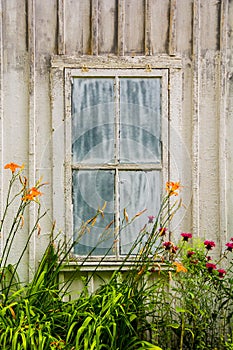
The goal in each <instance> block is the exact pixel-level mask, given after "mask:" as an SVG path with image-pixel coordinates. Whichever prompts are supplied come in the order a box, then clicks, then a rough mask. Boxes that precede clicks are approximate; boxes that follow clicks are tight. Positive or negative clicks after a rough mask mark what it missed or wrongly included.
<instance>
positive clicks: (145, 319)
mask: <svg viewBox="0 0 233 350" xmlns="http://www.w3.org/2000/svg"><path fill="white" fill-rule="evenodd" d="M7 168H8V169H10V170H11V171H12V177H11V180H10V183H9V189H8V193H7V199H6V207H5V210H4V213H3V217H2V220H1V223H0V231H1V232H3V230H6V227H7V230H8V236H7V239H6V241H5V245H4V248H3V252H2V256H1V260H0V348H1V349H6V350H8V349H9V350H10V349H13V350H29V349H30V350H34V349H35V350H47V349H64V350H74V349H78V350H126V349H127V350H146V349H148V350H149V349H151V350H162V349H163V350H178V349H179V350H198V349H207V350H208V349H211V350H213V349H218V350H224V349H225V350H230V349H233V346H232V344H233V341H232V331H233V330H232V315H233V305H232V300H233V298H232V297H233V278H232V273H231V272H232V262H231V260H230V259H227V255H228V254H232V249H233V245H232V246H231V243H228V246H227V248H226V250H225V252H224V253H223V255H222V257H221V258H220V259H219V261H217V262H214V260H209V257H208V256H209V255H210V253H211V250H212V248H214V245H215V244H214V242H209V246H208V245H207V243H206V244H203V242H201V241H197V240H196V241H195V240H191V236H192V235H191V234H189V233H188V234H186V233H183V234H181V239H180V241H179V242H178V243H177V245H176V244H175V243H173V242H172V241H170V239H171V233H169V232H168V230H166V227H167V226H168V225H169V222H170V220H171V219H172V217H173V215H174V214H175V212H176V211H177V210H178V209H179V206H180V204H181V202H180V201H179V200H176V198H177V197H176V195H177V194H178V193H177V192H178V189H179V184H178V183H168V184H167V186H166V187H167V188H166V189H167V194H166V195H165V196H164V197H163V199H162V203H161V208H160V211H159V213H158V215H157V216H156V218H154V217H149V222H148V224H147V225H145V227H144V229H143V230H141V232H140V233H139V234H138V236H137V237H136V239H135V242H134V244H133V246H132V248H131V250H130V252H129V254H128V255H127V256H126V257H125V259H124V260H123V261H122V264H121V265H120V266H119V268H118V270H116V271H115V272H114V273H113V274H112V277H111V278H109V280H108V281H105V282H104V281H103V283H102V285H101V286H100V287H99V288H98V289H97V290H96V291H95V292H93V293H89V292H88V284H89V282H90V278H91V277H92V276H89V277H88V278H87V277H83V284H84V287H83V290H82V291H81V293H80V295H79V296H78V297H77V298H76V299H74V300H70V298H69V287H70V285H71V284H72V282H73V280H74V278H75V276H77V273H78V272H80V269H81V268H82V264H84V263H85V262H86V260H87V259H88V258H89V257H88V256H87V257H86V258H85V259H84V261H83V262H82V263H81V264H77V265H76V267H75V269H74V271H73V273H72V274H71V276H70V278H69V280H68V281H66V282H65V283H63V284H61V283H59V275H60V272H61V270H62V269H63V268H64V266H66V265H67V264H69V259H70V255H71V254H70V253H71V251H72V249H73V247H74V245H75V244H78V239H79V237H81V236H82V234H83V233H84V232H85V231H88V230H89V229H90V227H91V226H93V225H94V224H95V221H96V218H97V216H98V215H101V216H102V215H103V209H104V208H102V209H98V211H97V213H96V216H95V217H94V218H91V219H89V220H88V221H87V222H86V223H83V225H82V227H81V228H80V235H78V238H77V241H75V242H66V243H63V242H62V241H59V236H57V237H56V235H55V232H54V231H55V227H54V226H53V227H52V230H51V235H50V241H49V243H48V246H47V248H46V249H45V252H44V255H43V257H42V259H41V261H40V263H39V265H38V267H37V270H36V272H35V274H34V276H33V278H32V280H31V281H30V283H28V284H27V285H21V283H20V280H19V277H18V274H17V270H18V267H19V264H20V262H21V260H22V258H23V256H24V254H25V252H26V251H27V248H28V244H29V242H30V239H31V238H32V236H33V235H34V234H39V233H40V225H39V222H40V220H41V218H42V217H43V216H44V215H45V214H46V213H41V205H40V201H39V196H40V195H41V192H40V191H39V188H40V187H41V186H42V185H43V184H41V182H40V181H38V182H37V183H36V184H35V186H34V187H32V188H28V186H27V179H26V178H25V177H23V176H22V171H23V169H22V168H21V167H20V166H18V165H16V164H14V163H10V164H8V165H7ZM17 168H19V171H16V169H17ZM15 185H17V186H15ZM15 188H17V191H16V194H14V193H13V190H14V189H15ZM18 188H19V189H18ZM174 198H175V200H173V199H174ZM15 203H17V205H15ZM13 204H14V207H16V208H17V209H16V212H15V214H14V215H13V220H12V224H11V225H10V226H9V225H8V226H7V225H6V223H7V222H9V217H8V216H9V215H8V212H9V210H10V207H11V206H12V205H13ZM31 205H35V206H36V207H37V217H36V220H35V223H34V225H33V226H32V228H31V231H30V232H29V235H28V239H27V241H26V243H25V247H24V248H23V249H22V252H21V254H20V256H19V259H18V261H17V263H16V264H15V265H14V266H13V265H12V264H10V263H9V256H10V252H11V249H12V246H13V242H14V240H15V238H16V236H17V233H18V231H19V229H20V227H21V226H22V225H23V223H24V222H23V221H24V219H23V218H24V216H25V214H26V212H27V210H28V208H30V206H31ZM10 213H11V212H10ZM10 215H12V214H10ZM139 215H141V213H138V214H136V215H135V217H134V218H133V219H132V220H135V219H136V218H137V217H138V216H139ZM154 219H155V220H154ZM7 220H8V221H7ZM130 222H131V221H129V219H128V215H127V212H126V210H125V211H124V220H123V222H122V225H121V230H122V229H124V226H127V225H130ZM167 235H169V240H166V237H167ZM190 241H192V244H190ZM207 248H208V249H207ZM231 248H232V249H231ZM132 252H136V255H135V259H134V263H133V264H128V260H129V258H130V256H131V253H132ZM190 252H192V253H190ZM223 262H224V263H225V264H227V270H226V271H225V270H223V269H218V270H217V266H220V267H221V266H222V265H221V264H223ZM100 264H101V262H100ZM208 264H212V265H210V266H208ZM215 266H216V267H215ZM97 269H98V266H97V268H96V270H95V271H94V272H93V274H95V273H97ZM67 300H68V301H67Z"/></svg>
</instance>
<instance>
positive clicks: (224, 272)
mask: <svg viewBox="0 0 233 350" xmlns="http://www.w3.org/2000/svg"><path fill="white" fill-rule="evenodd" d="M217 271H218V277H219V278H223V277H224V275H225V274H226V273H227V272H226V271H225V270H224V269H219V270H217Z"/></svg>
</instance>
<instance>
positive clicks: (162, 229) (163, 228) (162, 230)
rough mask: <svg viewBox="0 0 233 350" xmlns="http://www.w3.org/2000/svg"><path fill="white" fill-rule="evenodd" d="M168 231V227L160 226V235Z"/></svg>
mask: <svg viewBox="0 0 233 350" xmlns="http://www.w3.org/2000/svg"><path fill="white" fill-rule="evenodd" d="M166 232H167V229H166V227H160V228H159V235H160V236H164V235H165V234H166Z"/></svg>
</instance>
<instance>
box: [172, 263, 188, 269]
mask: <svg viewBox="0 0 233 350" xmlns="http://www.w3.org/2000/svg"><path fill="white" fill-rule="evenodd" d="M173 265H175V266H176V272H187V271H188V270H187V269H186V267H184V265H182V264H181V263H179V262H178V261H175V262H174V263H173Z"/></svg>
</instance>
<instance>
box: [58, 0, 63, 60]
mask: <svg viewBox="0 0 233 350" xmlns="http://www.w3.org/2000/svg"><path fill="white" fill-rule="evenodd" d="M64 10H65V8H64V0H58V11H57V12H58V19H57V21H58V23H57V25H58V34H57V35H58V38H57V53H58V55H64V54H65V28H64Z"/></svg>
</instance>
